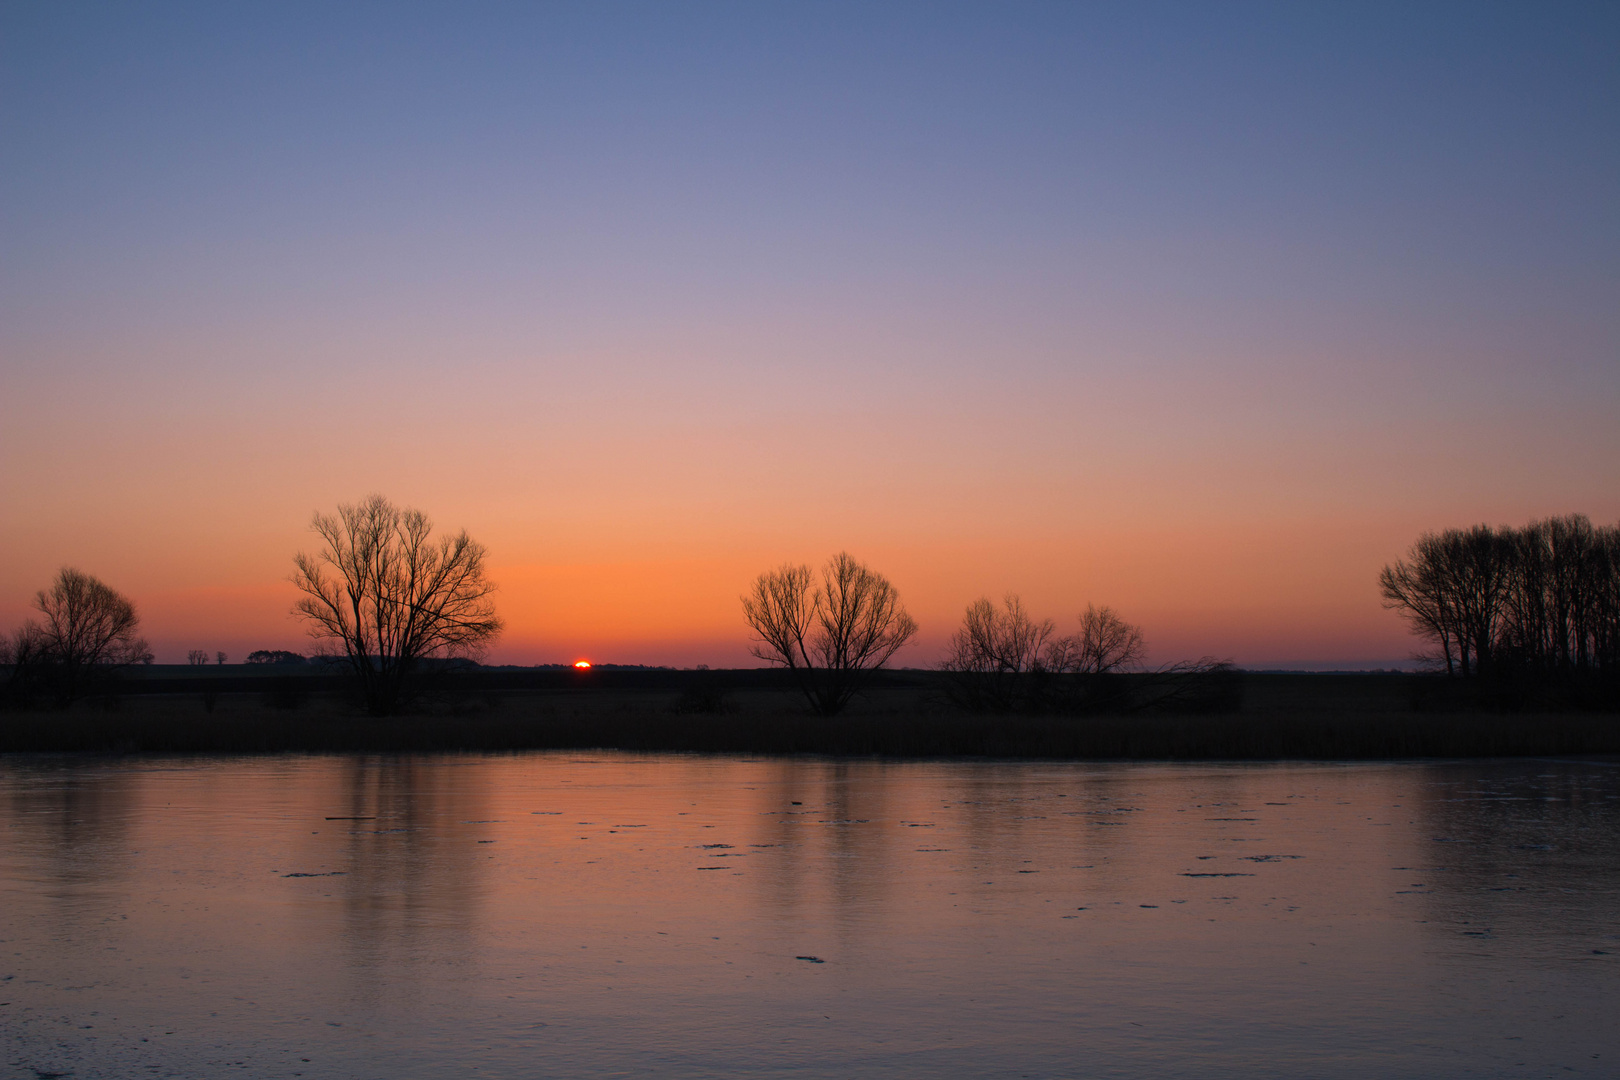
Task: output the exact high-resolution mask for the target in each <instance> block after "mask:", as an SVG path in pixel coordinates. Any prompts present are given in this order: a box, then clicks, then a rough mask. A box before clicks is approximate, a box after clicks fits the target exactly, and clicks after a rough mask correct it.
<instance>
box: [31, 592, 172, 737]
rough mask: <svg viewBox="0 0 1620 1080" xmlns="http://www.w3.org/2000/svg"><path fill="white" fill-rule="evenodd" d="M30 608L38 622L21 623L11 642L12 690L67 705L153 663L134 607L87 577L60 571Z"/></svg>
mask: <svg viewBox="0 0 1620 1080" xmlns="http://www.w3.org/2000/svg"><path fill="white" fill-rule="evenodd" d="M34 607H35V609H36V610H38V612H39V613H40V616H41V621H38V622H36V621H34V620H29V621H28V622H26V623H24V624H23V626H22V628H21V629H20V630H18V631H17V634H16V635H15V636H14V638H13V639H12V644H11V649H10V652H11V654H12V655H11V661H12V665H13V669H12V689H13V690H14V691H15V692H19V693H25V694H26V693H31V692H32V691H33V690H35V689H45V690H47V691H49V692H50V693H51V694H52V695H53V696H54V697H55V698H56V700H57V702H58V704H61V705H68V704H71V703H72V702H73V701H75V700H77V699H78V698H80V697H82V696H84V695H85V694H86V693H88V692H90V691H91V690H92V689H94V688H95V687H97V686H98V685H101V684H104V683H105V682H106V680H107V679H108V678H109V677H111V676H112V675H113V674H115V673H116V672H118V671H120V670H121V669H123V668H126V667H129V666H130V665H133V664H150V663H151V662H152V652H151V650H150V649H148V648H147V647H146V642H145V640H144V639H142V638H141V637H140V636H139V634H138V633H137V630H138V629H139V627H140V617H139V616H138V615H137V614H136V613H135V605H134V604H133V603H131V602H130V601H129V600H128V599H127V598H126V597H124V596H123V595H121V594H120V593H118V592H117V591H115V590H114V589H112V588H110V587H109V586H107V585H106V584H104V583H103V582H102V581H100V580H99V579H97V578H95V577H92V576H91V575H89V574H86V573H83V572H82V571H79V570H73V569H70V568H64V569H62V570H61V571H60V572H59V573H58V574H57V575H56V580H55V581H53V582H52V583H51V585H50V587H49V588H47V589H41V590H40V591H39V592H38V593H36V594H35V596H34Z"/></svg>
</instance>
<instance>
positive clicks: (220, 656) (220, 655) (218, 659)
mask: <svg viewBox="0 0 1620 1080" xmlns="http://www.w3.org/2000/svg"><path fill="white" fill-rule="evenodd" d="M229 659H230V657H229V656H226V655H225V653H224V652H216V653H215V654H214V663H216V664H223V663H224V662H225V661H227V660H229Z"/></svg>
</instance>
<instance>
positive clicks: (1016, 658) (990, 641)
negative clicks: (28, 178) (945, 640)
mask: <svg viewBox="0 0 1620 1080" xmlns="http://www.w3.org/2000/svg"><path fill="white" fill-rule="evenodd" d="M1055 631H1056V627H1055V626H1053V624H1052V620H1051V619H1042V620H1040V621H1039V622H1036V621H1035V620H1034V619H1032V618H1031V617H1030V615H1029V613H1028V612H1027V611H1025V610H1024V605H1023V601H1021V600H1020V599H1019V598H1018V597H1017V596H1015V595H1013V594H1011V593H1009V594H1008V595H1007V596H1006V598H1005V599H1004V600H1003V601H1002V606H1001V607H999V608H998V607H996V605H995V604H993V603H991V602H990V599H989V598H988V597H981V598H979V599H978V600H975V601H974V602H973V603H971V604H969V605H968V608H967V611H966V613H965V614H964V615H963V616H962V625H961V627H960V628H959V629H958V630H957V631H956V633H955V634H954V635H952V637H951V644H950V649H951V651H950V654H949V655H948V656H947V657H946V658H945V661H944V662H943V663H942V664H941V665H940V667H941V669H942V670H944V671H947V672H949V673H950V674H951V679H950V680H949V682H948V683H947V686H948V693H949V694H950V696H951V698H952V699H953V700H955V701H956V703H957V704H959V705H963V706H966V707H967V708H970V709H978V710H983V709H988V710H992V711H996V712H1006V711H1008V710H1011V709H1015V708H1019V707H1021V706H1023V705H1025V704H1028V703H1029V699H1030V697H1031V696H1032V686H1031V685H1030V684H1031V683H1032V682H1034V681H1035V680H1036V679H1037V678H1038V677H1039V676H1040V675H1041V674H1042V673H1043V672H1045V671H1047V670H1049V669H1048V667H1047V659H1046V658H1047V655H1048V653H1049V652H1050V650H1051V646H1052V644H1053V642H1052V640H1051V638H1052V634H1053V633H1054V632H1055Z"/></svg>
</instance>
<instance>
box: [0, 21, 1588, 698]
mask: <svg viewBox="0 0 1620 1080" xmlns="http://www.w3.org/2000/svg"><path fill="white" fill-rule="evenodd" d="M1616 57H1620V6H1616V5H1614V4H1612V3H1588V4H1558V3H1539V4H1491V3H1484V2H1468V3H1459V4H1422V3H1419V4H1410V3H1400V4H1374V3H1354V4H1329V3H1321V4H1309V5H1305V4H1263V5H1261V4H1239V3H1232V4H1207V3H1188V4H1155V3H1141V4H1138V3H1132V4H1036V3H995V4H988V3H986V4H952V3H944V2H930V3H919V4H907V3H899V2H896V3H887V4H881V5H871V4H836V3H797V4H795V3H782V4H753V3H736V4H702V3H692V4H666V3H652V4H634V3H588V4H586V3H581V4H555V5H540V4H482V3H455V4H449V3H446V4H411V3H388V4H380V3H379V4H365V3H353V4H345V5H331V4H315V3H311V4H303V3H291V2H278V3H275V4H268V3H266V4H250V3H243V4H229V5H221V4H195V5H190V4H167V3H151V4H142V5H114V4H107V5H97V4H77V3H52V4H39V3H16V2H3V3H0V464H3V468H0V553H3V555H4V558H3V559H0V628H6V629H9V628H11V627H14V626H15V625H17V624H18V623H20V622H21V621H22V620H23V619H24V618H25V617H27V614H28V610H29V604H30V602H31V598H32V597H33V595H34V592H35V590H37V589H39V588H40V587H42V586H43V585H45V584H46V583H47V582H48V581H49V579H50V578H51V576H52V575H53V574H54V573H55V572H56V570H57V569H58V568H59V567H62V566H74V567H78V568H79V569H82V570H85V571H87V572H90V573H93V574H95V575H97V576H99V577H101V578H102V579H104V580H105V581H107V582H108V583H109V584H111V585H113V586H114V587H115V588H117V589H119V590H120V591H122V592H124V593H125V594H127V595H128V596H130V597H131V598H132V599H133V600H134V601H135V602H136V604H137V605H138V607H139V610H140V612H141V615H142V629H143V632H144V633H145V635H146V637H147V638H148V639H149V640H150V641H151V643H152V645H153V647H154V649H155V650H156V653H157V656H158V659H159V660H160V661H163V662H179V661H181V660H182V659H183V658H184V655H185V653H186V651H187V650H188V649H191V648H204V649H208V650H210V651H213V650H216V649H218V650H225V651H227V652H229V653H230V654H231V655H232V656H233V657H240V656H241V655H243V654H245V653H246V652H247V651H248V650H251V649H258V648H291V649H299V650H301V651H307V650H308V648H309V647H310V646H309V642H308V640H307V638H306V637H305V636H304V631H303V629H302V627H301V626H300V624H299V623H298V622H297V621H296V620H295V619H294V618H293V617H292V616H291V615H290V609H291V605H292V603H293V600H294V596H295V594H294V591H293V588H292V585H291V584H290V581H289V578H290V575H291V572H292V556H293V554H294V553H295V552H297V551H299V550H300V549H303V550H313V549H314V537H313V534H311V533H310V531H309V522H310V518H311V515H312V514H313V513H314V512H316V511H318V510H319V511H328V512H330V511H331V510H333V509H335V508H336V507H337V506H338V505H339V504H341V503H350V502H355V501H358V500H359V499H361V498H363V497H364V496H366V495H368V494H370V493H372V492H380V493H382V494H385V495H387V496H388V497H389V498H391V499H393V500H394V501H395V502H397V503H400V504H402V505H407V506H414V507H419V508H421V509H422V510H424V511H426V512H427V513H428V514H429V515H430V516H431V517H432V518H433V520H434V521H435V522H436V523H437V524H438V525H439V526H441V527H443V528H447V529H452V530H453V529H459V528H465V529H467V530H468V531H469V532H470V533H471V534H472V535H473V536H474V538H476V539H478V540H479V541H481V542H482V543H484V544H485V545H486V546H487V547H488V549H489V558H490V569H491V575H492V577H493V578H494V579H495V580H496V581H497V582H498V583H499V586H500V592H499V593H498V600H499V608H500V612H501V614H502V616H503V617H504V619H505V621H506V631H505V634H504V635H503V637H502V638H501V640H500V642H499V643H498V644H497V645H496V646H495V648H494V649H493V650H492V651H491V653H490V656H489V659H490V660H491V661H492V662H502V663H519V664H530V663H551V662H571V661H572V660H575V659H578V658H581V657H588V658H590V659H594V660H598V661H608V662H620V663H647V664H672V665H677V666H687V665H695V664H699V663H707V664H711V665H716V666H721V665H728V666H729V665H741V664H752V663H754V662H755V661H753V660H752V659H751V658H750V657H749V655H748V635H747V629H746V627H745V625H744V623H743V621H742V618H741V613H740V606H739V603H738V596H739V594H741V593H742V592H743V591H744V589H746V588H747V586H748V584H749V583H750V581H751V580H752V579H753V578H754V576H755V575H756V574H758V573H759V572H760V571H762V570H765V569H767V568H770V567H774V566H777V565H779V564H781V563H783V562H785V561H792V562H807V563H813V564H815V563H820V562H822V561H824V560H825V559H826V558H827V557H828V556H830V555H832V554H833V553H834V552H837V551H840V550H848V551H849V552H850V553H851V554H853V555H855V556H856V557H857V558H859V559H861V560H863V561H865V562H866V563H868V564H869V565H871V566H872V567H873V568H875V569H877V570H879V571H880V572H882V573H884V574H885V575H886V576H887V577H888V578H889V579H890V580H891V581H892V582H893V583H894V584H895V585H896V587H897V588H898V589H899V591H900V593H901V596H902V597H903V599H904V601H905V603H906V605H907V607H908V608H909V609H910V611H911V613H912V614H913V615H914V616H915V617H916V618H917V620H918V622H919V624H920V625H921V628H922V629H921V632H920V634H919V635H918V639H917V641H916V643H915V644H914V645H912V646H908V647H907V648H906V649H905V650H904V651H902V653H901V654H899V655H898V656H897V657H896V663H899V664H902V665H905V666H926V665H929V664H932V663H934V662H936V661H937V660H938V659H939V658H940V656H941V654H942V650H943V647H944V643H945V641H946V640H947V638H948V637H949V635H950V633H951V632H952V631H953V630H954V629H955V627H956V626H957V625H958V624H959V622H960V620H961V616H962V611H963V609H964V608H965V607H966V605H967V604H968V603H970V602H971V601H973V600H974V599H975V598H977V597H979V596H991V597H996V598H999V597H1001V596H1003V595H1005V594H1007V593H1017V594H1019V595H1021V596H1022V597H1023V600H1024V602H1025V604H1026V606H1028V607H1029V608H1031V609H1032V610H1033V611H1035V612H1036V613H1037V614H1041V615H1048V616H1050V617H1052V618H1053V619H1054V620H1055V621H1056V622H1057V624H1058V627H1059V629H1060V630H1068V629H1072V628H1073V626H1074V625H1075V622H1076V616H1077V614H1078V612H1080V611H1082V610H1084V608H1085V606H1086V605H1087V604H1088V603H1097V604H1109V605H1111V606H1113V607H1114V608H1115V609H1116V610H1118V611H1119V612H1120V613H1121V614H1123V615H1124V616H1125V617H1126V618H1128V619H1130V620H1131V621H1133V622H1136V623H1138V624H1140V625H1141V626H1142V627H1143V629H1144V631H1145V633H1146V635H1147V640H1148V644H1149V648H1150V656H1151V658H1152V660H1153V661H1154V662H1168V661H1174V660H1179V659H1191V658H1196V657H1201V656H1215V657H1220V658H1228V659H1232V660H1234V661H1236V662H1238V663H1239V664H1242V665H1245V666H1252V667H1326V668H1331V667H1364V666H1371V667H1381V666H1391V665H1394V664H1397V663H1400V662H1402V661H1403V660H1404V659H1405V658H1406V657H1407V656H1408V655H1409V654H1410V652H1411V651H1412V648H1413V642H1412V641H1411V640H1410V638H1409V636H1408V634H1407V632H1406V629H1405V626H1404V624H1403V623H1402V621H1401V619H1400V618H1399V616H1398V615H1397V614H1395V613H1392V612H1388V611H1385V610H1383V609H1382V607H1381V605H1380V603H1379V597H1378V591H1377V586H1376V578H1377V573H1378V570H1379V568H1380V567H1381V566H1382V565H1384V564H1385V563H1387V562H1390V561H1392V560H1393V559H1395V558H1398V557H1399V556H1401V555H1402V554H1403V553H1404V552H1405V550H1406V549H1407V547H1408V546H1409V545H1410V544H1411V542H1412V541H1413V540H1414V539H1415V538H1416V537H1417V536H1418V535H1419V534H1420V533H1421V532H1423V531H1424V530H1429V529H1438V528H1445V527H1449V526H1454V525H1468V524H1473V523H1475V522H1480V521H1483V522H1489V523H1493V524H1522V523H1524V522H1526V521H1529V520H1531V519H1533V518H1537V517H1542V516H1546V515H1550V514H1562V513H1571V512H1579V513H1585V514H1588V515H1590V516H1591V517H1592V518H1593V519H1594V520H1595V521H1598V522H1605V523H1606V522H1614V521H1616V520H1617V519H1620V422H1617V420H1616V417H1617V416H1620V61H1617V59H1616Z"/></svg>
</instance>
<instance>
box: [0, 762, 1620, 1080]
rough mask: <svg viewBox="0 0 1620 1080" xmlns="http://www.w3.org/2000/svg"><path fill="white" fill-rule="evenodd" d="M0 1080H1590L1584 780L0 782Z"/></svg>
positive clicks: (1597, 913) (656, 773)
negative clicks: (954, 1079)
mask: <svg viewBox="0 0 1620 1080" xmlns="http://www.w3.org/2000/svg"><path fill="white" fill-rule="evenodd" d="M0 817H3V818H4V830H3V832H0V885H3V888H4V895H3V899H0V1001H4V1002H5V1003H6V1004H4V1005H0V1031H3V1036H4V1044H3V1051H0V1061H3V1062H4V1064H3V1065H0V1076H7V1077H13V1076H14V1077H22V1078H28V1080H35V1078H37V1077H42V1076H48V1075H50V1074H69V1075H72V1076H75V1077H135V1076H140V1077H147V1076H156V1077H162V1076H177V1077H213V1076H245V1077H296V1076H303V1077H345V1078H347V1077H378V1078H398V1077H418V1076H420V1077H443V1076H450V1075H455V1076H499V1077H576V1076H583V1075H591V1076H621V1075H647V1074H652V1075H659V1076H677V1077H679V1076H700V1075H701V1076H773V1075H783V1076H793V1077H845V1076H875V1077H891V1076H892V1077H901V1076H906V1077H911V1076H923V1075H926V1076H962V1077H1003V1076H1005V1077H1023V1076H1034V1077H1060V1076H1061V1077H1069V1076H1074V1077H1115V1076H1119V1077H1177V1076H1186V1077H1200V1078H1204V1077H1233V1078H1237V1077H1244V1078H1249V1077H1270V1076H1276V1077H1304V1076H1310V1077H1367V1076H1390V1077H1395V1076H1410V1077H1464V1076H1547V1075H1557V1076H1566V1075H1569V1074H1570V1073H1571V1072H1573V1073H1575V1074H1580V1075H1589V1076H1620V1019H1617V1018H1620V993H1617V991H1620V768H1617V767H1615V766H1613V765H1605V764H1601V763H1581V762H1553V761H1523V762H1498V763H1483V764H1481V763H1468V764H1389V765H1383V764H1379V765H1277V766H1237V765H1232V766H1209V765H1195V766H1166V765H1104V766H1099V765H1092V764H1073V765H1069V764H1051V763H1038V764H1037V763H1021V764H957V763H908V764H884V763H878V762H866V761H860V762H829V761H810V760H753V759H742V758H693V757H681V756H668V757H654V758H648V757H638V756H630V755H593V756H590V757H581V756H580V755H568V754H535V755H525V756H516V757H489V758H481V757H427V758H416V759H403V760H402V759H366V758H353V757H350V758H275V759H211V760H151V759H146V760H135V761H111V760H100V761H74V760H63V759H19V758H14V759H9V760H0Z"/></svg>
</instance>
